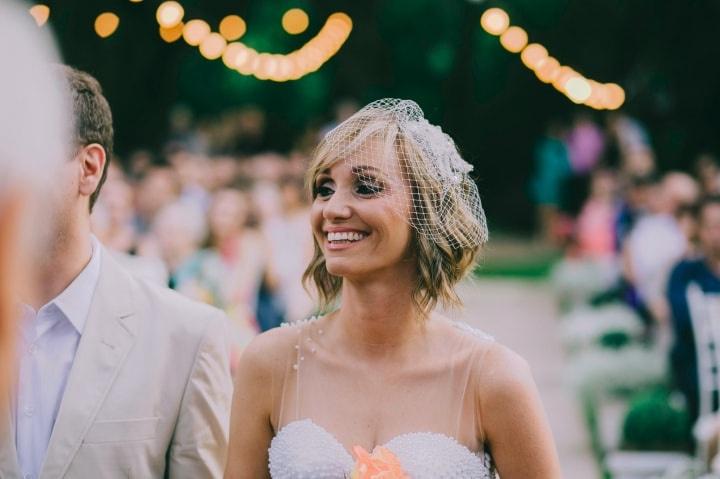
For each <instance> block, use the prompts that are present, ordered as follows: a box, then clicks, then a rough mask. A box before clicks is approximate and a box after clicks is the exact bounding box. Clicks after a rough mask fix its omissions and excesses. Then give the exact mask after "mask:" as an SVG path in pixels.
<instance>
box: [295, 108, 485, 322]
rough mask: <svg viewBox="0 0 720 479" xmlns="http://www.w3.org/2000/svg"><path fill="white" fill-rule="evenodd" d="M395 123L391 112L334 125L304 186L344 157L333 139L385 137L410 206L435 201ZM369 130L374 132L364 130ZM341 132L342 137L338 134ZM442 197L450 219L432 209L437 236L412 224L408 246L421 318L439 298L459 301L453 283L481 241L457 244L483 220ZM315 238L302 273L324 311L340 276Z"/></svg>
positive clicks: (430, 182)
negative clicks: (329, 265)
mask: <svg viewBox="0 0 720 479" xmlns="http://www.w3.org/2000/svg"><path fill="white" fill-rule="evenodd" d="M377 122H382V123H383V125H380V128H378V126H379V125H378V124H377ZM394 123H395V121H394V120H393V119H392V118H391V117H385V118H376V119H373V120H372V122H369V123H365V124H364V125H363V126H362V127H360V128H350V129H348V128H336V129H335V130H333V131H331V132H329V133H328V134H327V135H326V136H325V137H324V138H323V140H322V141H321V142H320V144H319V145H318V146H317V148H316V149H315V152H314V155H313V158H312V161H311V163H310V166H309V168H308V172H307V175H306V189H307V190H308V191H309V192H310V194H313V196H314V193H313V190H314V184H315V180H316V178H317V176H318V175H319V174H320V173H321V172H323V171H326V170H327V169H329V168H330V167H332V166H333V165H334V164H336V163H338V162H340V161H343V160H344V158H343V156H345V155H338V151H337V148H334V145H337V144H338V142H343V143H344V144H355V145H358V144H359V143H362V142H363V141H367V140H368V139H372V140H378V141H382V142H384V144H385V145H386V146H387V147H388V148H382V149H381V150H382V151H392V152H394V154H395V156H396V158H397V159H398V161H399V162H400V167H401V168H402V169H403V176H404V177H407V178H408V180H409V183H410V194H411V195H412V200H413V201H412V203H414V205H415V206H413V208H418V207H420V208H422V204H432V203H434V202H437V201H438V198H439V197H440V195H441V191H440V190H439V189H440V185H439V184H438V182H437V181H436V180H435V179H434V178H432V177H431V176H430V175H429V174H428V169H426V168H419V167H417V165H421V164H423V163H424V162H422V161H416V160H417V157H414V158H413V157H412V155H422V154H423V153H422V150H421V149H419V148H418V147H417V146H416V144H415V143H414V142H413V141H412V140H411V139H410V138H408V136H407V134H406V133H404V132H403V130H402V129H400V128H398V125H397V124H394ZM369 131H372V133H369V134H368V132H369ZM339 135H342V136H343V137H342V138H338V136H339ZM363 137H366V138H364V139H363ZM413 165H415V166H413ZM444 201H450V206H449V208H448V209H447V214H448V215H451V219H452V221H451V222H448V219H447V218H444V219H443V221H442V222H440V218H438V216H437V215H436V214H431V215H429V221H431V222H436V223H437V224H438V227H437V229H438V230H440V231H443V232H444V233H443V237H442V238H441V239H437V238H432V239H431V238H430V237H428V236H427V235H424V234H420V233H418V231H417V230H416V229H415V228H411V232H412V237H411V244H410V248H411V251H412V252H414V259H415V261H416V265H417V284H416V285H415V287H414V288H413V291H412V301H413V304H414V305H415V307H416V309H417V311H418V313H419V314H420V316H421V317H423V318H426V317H427V316H428V315H429V313H430V312H431V311H432V310H433V309H434V308H435V307H436V306H437V304H438V303H440V304H442V305H443V306H445V307H460V306H462V302H461V300H460V298H459V297H458V295H457V293H456V291H455V285H456V284H457V283H458V282H459V281H460V280H461V279H463V278H464V277H465V276H466V275H467V274H468V272H470V271H471V270H472V269H473V267H474V266H475V264H476V262H477V260H478V258H479V255H480V252H481V249H482V245H481V244H478V245H475V246H467V247H465V246H461V244H462V243H463V242H462V241H458V239H459V238H467V237H469V236H473V235H477V232H478V231H479V230H480V229H482V228H484V227H485V226H484V224H483V225H481V224H480V221H479V220H478V218H477V217H476V216H474V215H473V214H472V211H470V210H469V209H468V208H467V207H466V206H464V205H462V204H461V203H460V202H458V201H456V200H455V199H453V198H452V197H451V198H445V199H444ZM428 211H434V209H433V208H427V211H423V215H424V218H425V221H428V214H427V213H428ZM414 216H416V213H415V212H413V211H411V212H410V218H409V221H410V223H411V224H412V219H413V217H414ZM448 223H451V224H452V225H453V227H452V228H447V227H446V226H445V225H447V224H448ZM313 242H314V254H313V258H312V259H311V261H310V264H309V265H308V267H307V269H306V270H305V273H304V275H303V283H304V285H305V288H306V289H307V290H308V291H311V290H313V289H315V290H316V293H317V296H318V301H319V304H318V310H319V312H321V313H327V312H329V311H330V310H332V309H333V308H334V307H335V306H336V304H337V300H338V299H339V297H340V293H341V291H342V277H339V276H334V275H332V274H330V273H329V272H328V270H327V268H326V264H325V257H324V255H323V252H322V249H321V248H320V245H319V244H318V242H317V240H316V239H314V240H313Z"/></svg>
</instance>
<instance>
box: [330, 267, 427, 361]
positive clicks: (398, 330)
mask: <svg viewBox="0 0 720 479" xmlns="http://www.w3.org/2000/svg"><path fill="white" fill-rule="evenodd" d="M403 273H405V274H398V272H397V271H394V272H392V273H389V274H386V275H384V276H385V277H383V275H376V276H374V278H373V279H372V280H354V279H348V278H345V279H344V281H343V290H342V306H341V308H340V310H339V311H338V313H337V317H338V319H339V325H340V327H339V329H340V331H341V332H342V334H343V336H344V338H346V340H347V342H348V347H349V348H350V349H351V350H355V351H356V352H357V353H360V354H368V353H369V354H372V355H373V356H377V355H378V354H382V353H392V352H398V351H400V350H402V349H403V346H404V345H406V344H408V343H409V342H410V341H412V340H413V339H414V338H417V336H418V334H420V333H421V332H422V329H423V323H422V321H421V320H420V318H419V316H418V312H417V310H416V309H415V306H414V304H413V302H412V299H411V295H412V289H413V282H412V278H413V276H412V275H411V274H410V273H409V272H403Z"/></svg>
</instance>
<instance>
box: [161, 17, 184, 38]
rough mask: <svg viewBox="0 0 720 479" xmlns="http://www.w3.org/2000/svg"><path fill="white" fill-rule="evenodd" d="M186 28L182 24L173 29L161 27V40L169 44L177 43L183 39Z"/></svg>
mask: <svg viewBox="0 0 720 479" xmlns="http://www.w3.org/2000/svg"><path fill="white" fill-rule="evenodd" d="M184 26H185V25H184V24H183V23H182V22H180V23H178V24H177V25H175V26H174V27H171V28H163V27H160V38H162V39H163V40H165V41H166V42H168V43H172V42H176V41H178V40H179V39H180V38H181V37H182V34H183V27H184Z"/></svg>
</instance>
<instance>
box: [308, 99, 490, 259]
mask: <svg viewBox="0 0 720 479" xmlns="http://www.w3.org/2000/svg"><path fill="white" fill-rule="evenodd" d="M319 152H320V154H321V155H323V156H328V157H333V158H339V159H342V160H344V161H346V162H348V165H349V166H350V168H351V170H352V171H353V173H354V175H355V176H356V177H357V178H358V181H359V182H362V183H365V184H368V185H371V187H373V188H376V189H377V191H378V192H380V193H379V194H382V193H381V192H385V193H386V194H389V193H390V192H393V191H394V192H397V191H398V190H400V191H401V192H402V193H404V194H402V195H395V197H397V198H401V199H403V198H404V199H410V201H409V203H408V201H401V200H398V201H396V202H394V204H393V205H394V207H395V208H396V209H397V212H398V214H399V216H402V217H403V218H407V219H408V222H409V223H410V225H411V226H412V227H413V228H414V229H415V230H416V231H417V232H418V233H419V234H421V235H424V236H426V237H427V238H429V239H430V240H431V241H433V242H435V243H440V244H447V245H449V246H450V247H452V248H475V247H479V246H481V245H483V244H484V243H485V242H487V240H488V228H487V221H486V218H485V212H484V211H483V208H482V203H481V201H480V194H479V192H478V188H477V185H476V184H475V181H474V180H473V179H472V178H471V177H470V172H471V171H472V169H473V167H472V165H470V164H469V163H467V162H466V161H465V160H463V159H462V157H461V156H460V153H459V152H458V149H457V147H456V145H455V142H454V141H453V140H452V138H450V136H448V135H447V134H446V133H444V132H443V131H442V129H440V127H438V126H435V125H432V124H430V123H429V122H428V121H427V120H426V119H425V116H424V114H423V111H422V110H421V109H420V107H419V106H418V105H417V103H415V102H413V101H410V100H400V99H394V98H386V99H382V100H378V101H374V102H372V103H370V104H369V105H367V106H365V107H364V108H362V109H361V110H360V111H358V112H357V113H355V114H354V115H353V116H351V117H350V118H348V119H347V120H346V121H344V122H343V123H341V124H340V125H338V126H337V127H336V128H335V129H333V130H332V131H330V132H329V133H328V134H327V135H326V136H325V138H324V139H323V141H322V142H321V145H320V146H319ZM408 207H409V211H408Z"/></svg>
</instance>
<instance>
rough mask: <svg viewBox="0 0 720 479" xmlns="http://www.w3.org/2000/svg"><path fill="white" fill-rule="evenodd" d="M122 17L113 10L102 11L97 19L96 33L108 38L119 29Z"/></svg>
mask: <svg viewBox="0 0 720 479" xmlns="http://www.w3.org/2000/svg"><path fill="white" fill-rule="evenodd" d="M119 25H120V17H118V16H117V15H115V14H114V13H112V12H105V13H101V14H100V15H98V16H97V18H96V19H95V33H97V34H98V36H99V37H101V38H107V37H109V36H110V35H112V34H113V33H115V30H117V28H118V26H119Z"/></svg>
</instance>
